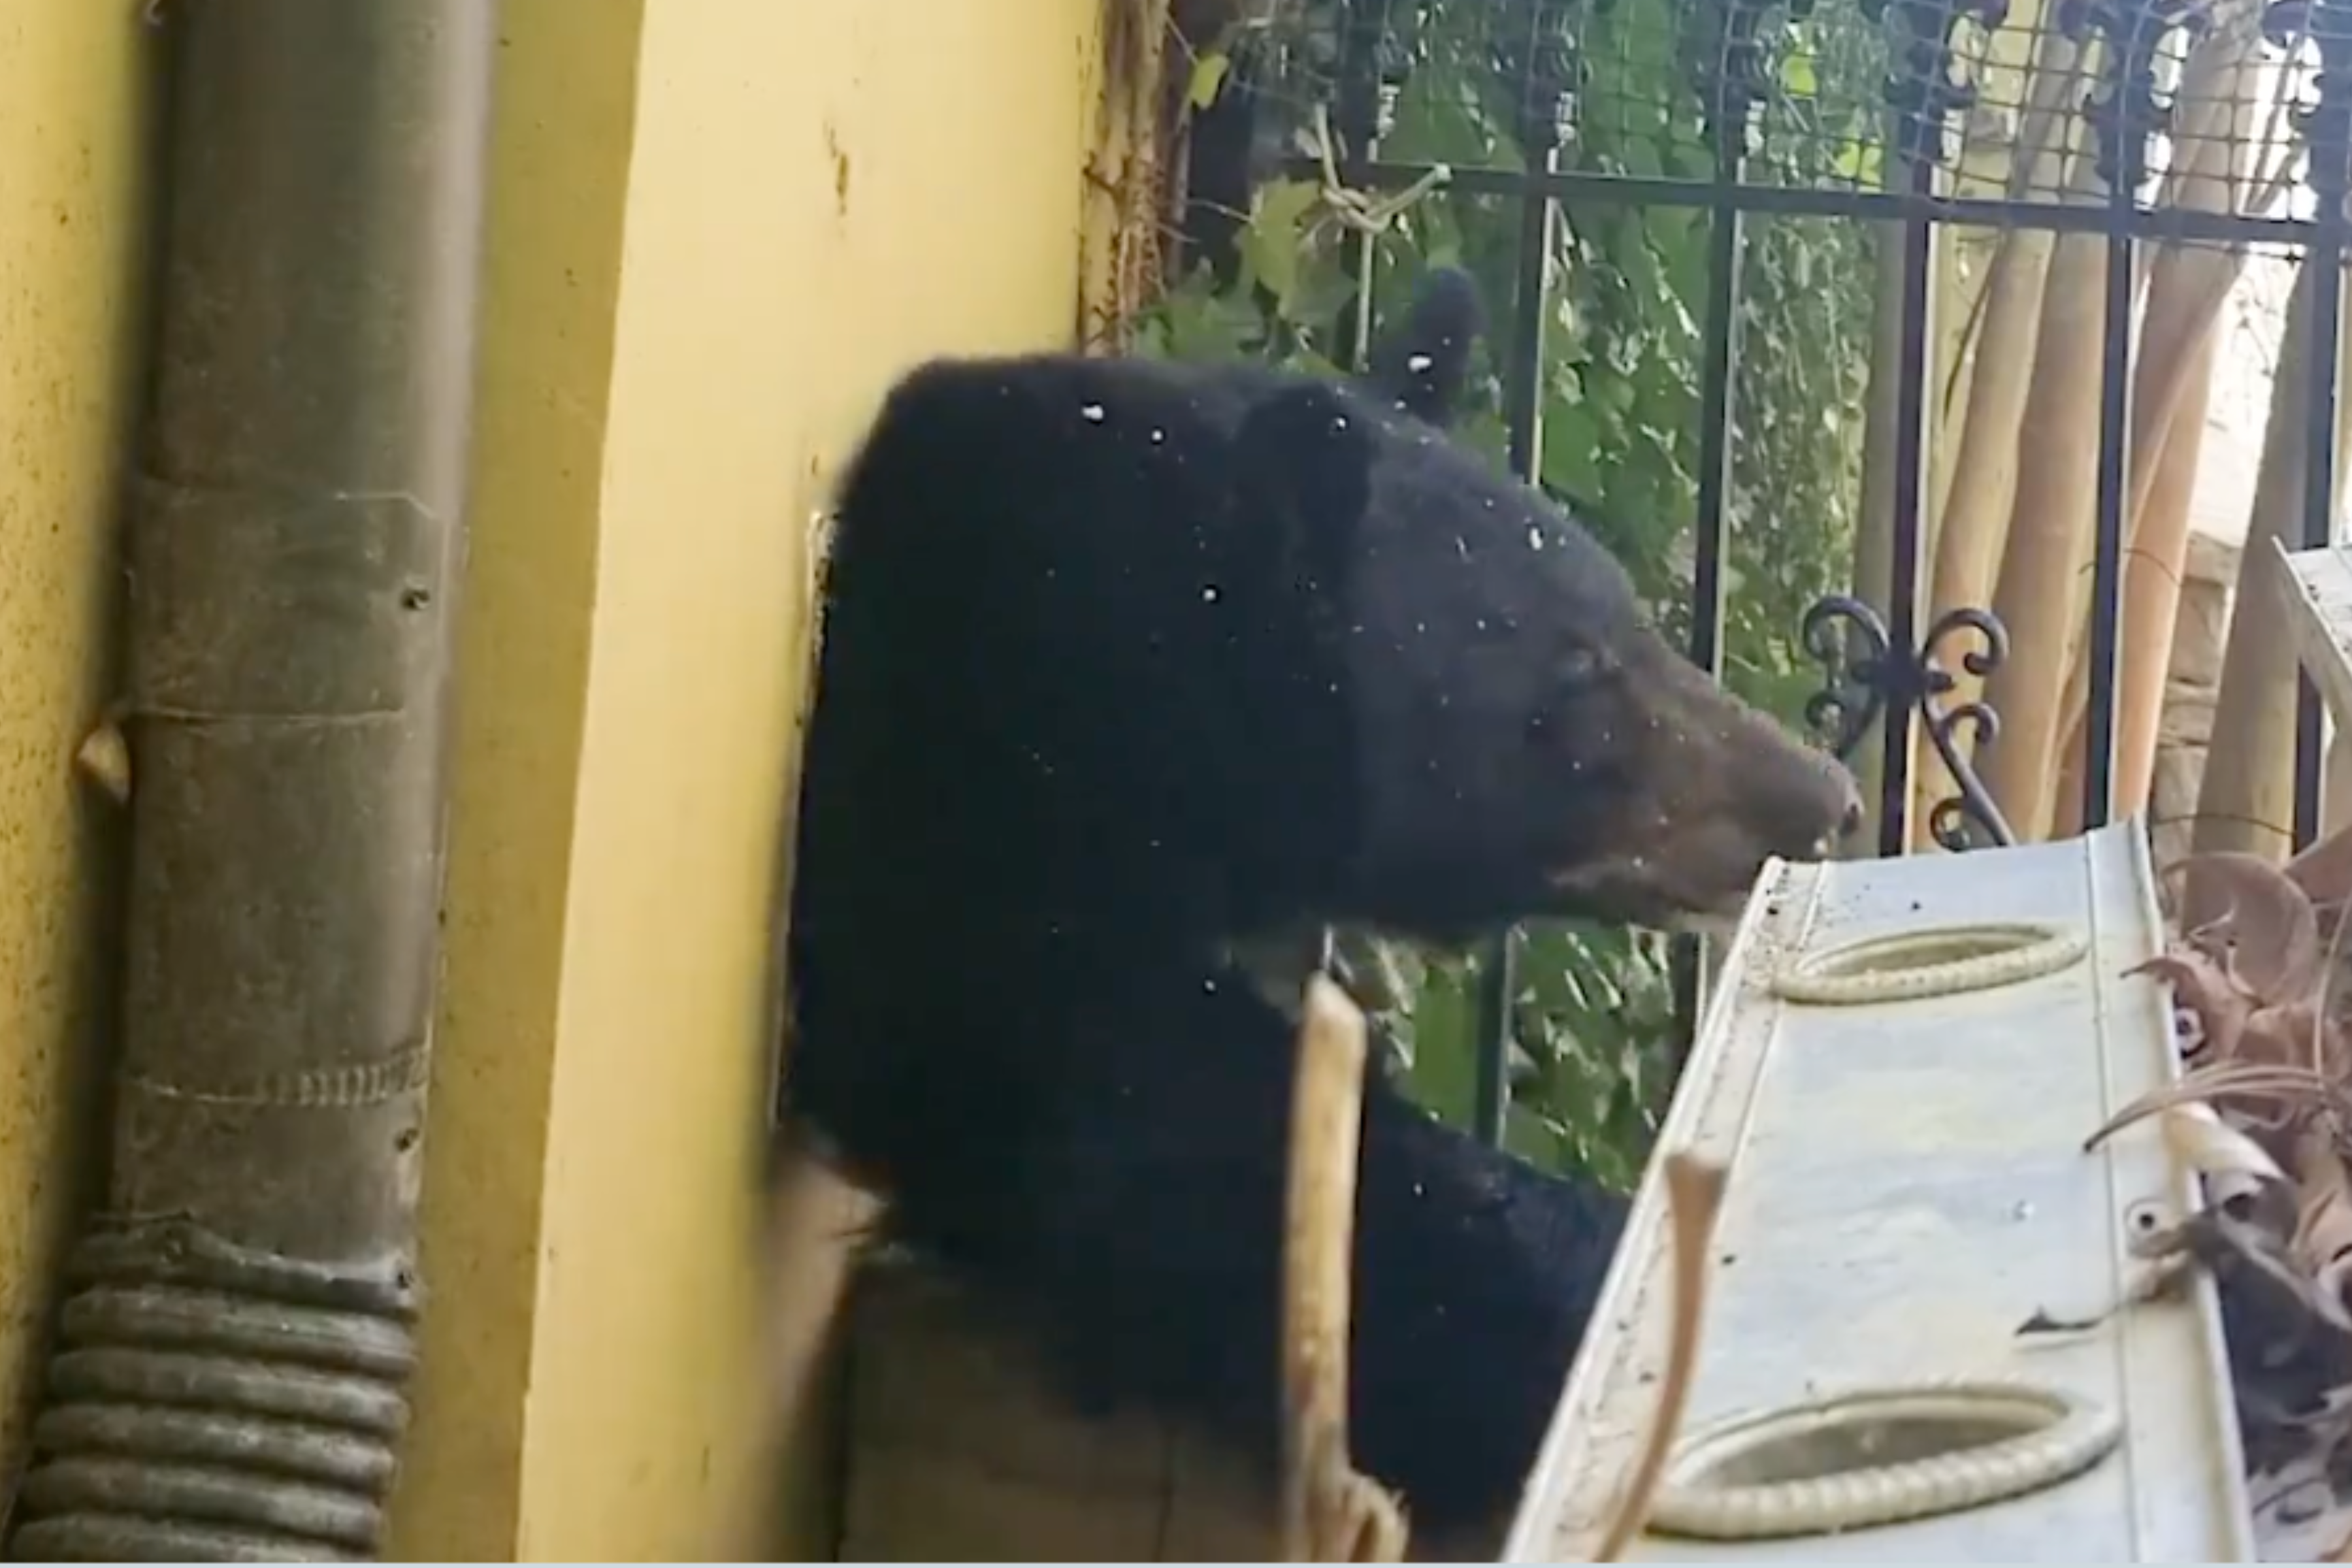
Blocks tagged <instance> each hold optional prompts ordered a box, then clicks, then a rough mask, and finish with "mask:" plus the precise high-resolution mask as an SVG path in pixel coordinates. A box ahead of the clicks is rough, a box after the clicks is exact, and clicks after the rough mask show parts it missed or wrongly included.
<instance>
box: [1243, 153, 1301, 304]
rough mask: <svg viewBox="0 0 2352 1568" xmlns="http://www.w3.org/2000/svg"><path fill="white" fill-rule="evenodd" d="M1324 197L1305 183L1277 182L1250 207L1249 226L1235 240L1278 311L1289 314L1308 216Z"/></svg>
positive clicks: (1246, 262) (1296, 181)
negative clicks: (1288, 309) (1282, 310)
mask: <svg viewBox="0 0 2352 1568" xmlns="http://www.w3.org/2000/svg"><path fill="white" fill-rule="evenodd" d="M1321 195H1322V193H1321V192H1320V191H1318V189H1317V188H1316V187H1315V186H1314V185H1312V184H1308V183H1307V181H1305V180H1276V181H1275V182H1274V183H1273V184H1269V185H1266V186H1264V187H1263V188H1261V189H1260V190H1259V192H1258V194H1257V199H1256V201H1255V202H1254V203H1253V204H1252V205H1251V209H1250V216H1249V222H1248V223H1246V224H1244V225H1243V226H1242V229H1241V232H1240V233H1239V234H1237V235H1235V236H1234V249H1235V251H1236V252H1238V253H1239V255H1240V257H1241V261H1242V265H1243V267H1244V268H1245V269H1247V271H1248V273H1249V275H1250V277H1251V278H1252V279H1255V281H1257V282H1258V283H1261V284H1263V285H1265V289H1266V291H1267V292H1268V293H1270V294H1272V295H1273V296H1274V298H1275V300H1276V305H1277V307H1280V308H1284V309H1285V310H1287V307H1288V305H1289V303H1290V300H1291V297H1292V296H1293V295H1294V294H1296V293H1297V289H1298V270H1299V250H1300V247H1301V246H1302V245H1303V244H1304V242H1305V240H1306V231H1307V215H1308V214H1309V213H1311V212H1312V211H1313V210H1314V207H1315V204H1316V202H1317V201H1318V200H1319V199H1320V198H1321Z"/></svg>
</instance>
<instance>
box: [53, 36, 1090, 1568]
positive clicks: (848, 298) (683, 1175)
mask: <svg viewBox="0 0 2352 1568" xmlns="http://www.w3.org/2000/svg"><path fill="white" fill-rule="evenodd" d="M12 3H21V0H12ZM1096 8H1097V0H1024V4H1022V5H1009V4H1007V0H921V4H919V5H876V4H867V3H861V0H845V3H841V4H824V5H818V4H799V5H792V4H778V3H777V0H596V4H594V5H583V4H580V3H579V0H506V3H505V5H504V7H503V12H502V16H503V32H504V35H505V36H504V37H503V38H502V40H501V47H500V53H499V95H500V96H499V112H498V121H497V128H496V132H495V135H494V140H495V143H496V145H495V150H494V168H493V180H492V190H493V196H492V200H493V209H492V214H491V221H490V239H489V258H488V300H487V307H486V316H485V331H486V336H485V342H484V350H483V364H482V370H481V379H480V388H481V392H480V396H481V404H480V418H481V427H480V431H479V434H478V453H477V473H476V480H475V494H474V505H473V518H472V522H473V530H474V535H473V540H474V542H473V547H472V565H471V569H470V572H469V574H468V578H467V599H466V603H465V605H464V606H463V615H464V627H465V630H464V633H463V644H462V650H461V657H462V658H463V660H464V664H463V670H462V674H461V681H460V687H461V690H460V702H461V709H460V735H459V742H458V754H457V769H456V773H457V778H456V790H457V795H456V800H455V805H454V812H453V816H452V824H451V836H452V842H451V869H450V889H449V909H448V918H447V928H446V929H447V942H448V955H447V961H446V962H447V980H446V996H445V1002H444V1005H443V1013H442V1032H441V1036H440V1040H439V1045H438V1051H437V1058H436V1077H435V1083H434V1096H435V1103H434V1108H433V1122H432V1130H431V1133H430V1140H429V1151H430V1153H429V1162H428V1170H427V1176H426V1181H427V1188H426V1194H425V1218H426V1235H425V1274H426V1279H427V1280H428V1282H429V1285H430V1287H431V1289H433V1291H434V1308H433V1310H432V1311H431V1312H430V1313H429V1314H428V1316H427V1319H426V1322H425V1369H424V1373H423V1375H422V1378H421V1380H420V1383H419V1387H418V1412H417V1426H416V1428H415V1434H414V1436H413V1438H412V1440H411V1443H410V1446H409V1452H408V1460H407V1467H406V1470H405V1473H404V1479H403V1484H402V1490H401V1495H400V1499H399V1509H398V1512H397V1520H396V1540H395V1548H396V1550H397V1551H398V1552H401V1554H403V1555H404V1556H410V1557H419V1556H429V1557H436V1558H458V1559H484V1558H501V1557H515V1556H520V1557H522V1558H526V1559H530V1560H560V1559H566V1558H570V1559H585V1560H596V1559H604V1560H615V1559H618V1560H639V1559H668V1558H672V1557H678V1556H688V1555H692V1554H695V1553H697V1552H700V1551H702V1550H704V1548H705V1547H706V1545H707V1543H708V1542H709V1538H710V1537H709V1530H710V1522H711V1521H710V1520H709V1506H710V1504H711V1503H712V1501H713V1500H715V1499H716V1498H717V1497H719V1495H721V1493H722V1491H723V1489H724V1488H726V1487H727V1486H728V1485H729V1484H730V1482H731V1481H732V1480H734V1479H737V1478H736V1476H735V1468H736V1467H738V1466H739V1465H740V1461H741V1460H742V1458H743V1457H744V1456H743V1452H742V1450H743V1446H744V1445H743V1442H742V1435H743V1432H744V1426H743V1423H742V1421H741V1415H742V1409H741V1404H742V1400H743V1398H744V1396H745V1395H746V1394H748V1392H749V1391H748V1390H747V1389H746V1387H745V1386H744V1384H745V1379H744V1375H743V1374H744V1371H745V1367H746V1359H745V1353H744V1352H745V1349H746V1342H747V1330H748V1325H749V1323H750V1321H751V1309H752V1301H751V1268H752V1263H753V1258H752V1251H753V1248H752V1246H751V1238H752V1237H753V1236H754V1234H755V1228H756V1223H755V1222H756V1217H757V1215H756V1205H755V1192H756V1188H755V1175H756V1172H757V1154H758V1151H759V1147H760V1142H761V1136H762V1132H763V1121H762V1117H761V1112H762V1111H763V1110H764V1103H765V1100H766V1094H767V1080H768V1077H769V1074H770V1070H771V1068H770V1047H769V1040H768V1035H769V1033H770V1025H771V1017H772V992H773V985H774V979H773V974H772V954H773V952H775V948H776V942H775V935H774V931H773V929H772V927H773V921H772V907H773V904H774V900H775V892H774V888H775V883H776V876H777V853H778V846H779V843H780V839H781V835H782V829H783V826H784V817H783V811H784V809H785V806H786V804H787V802H788V801H789V798H790V788H791V777H792V768H791V763H792V752H793V719H794V716H795V710H796V708H797V705H798V701H799V699H800V695H801V686H802V683H803V670H804V662H803V661H804V651H803V650H804V648H805V639H806V636H807V631H808V621H807V614H806V604H805V595H806V585H807V582H808V574H809V568H810V559H809V541H810V522H811V519H812V517H813V515H814V514H815V513H816V512H817V511H818V510H820V509H821V508H822V507H823V505H824V501H825V499H826V496H827V493H828V489H829V486H830V484H831V482H832V479H833V477H834V475H835V472H836V471H837V468H838V466H839V464H840V462H841V460H842V459H843V458H845V456H846V455H847V449H848V447H849V445H850V443H851V442H852V441H853V440H854V439H855V437H856V435H857V433H858V431H859V430H860V428H861V427H862V426H863V423H864V421H865V420H866V417H867V416H869V415H870V414H871V412H872V410H873V408H874V406H875V405H876V403H877V400H878V398H879V396H880V395H881V393H882V392H883V390H884V389H885V387H886V386H887V383H888V382H889V380H890V379H891V378H892V377H893V376H894V375H895V374H897V373H898V371H900V370H901V369H903V368H904V367H905V366H907V365H908V363H912V362H913V361H915V360H917V359H919V358H921V357H924V356H926V355H929V354H931V353H941V352H948V351H957V350H961V351H980V350H991V349H1004V348H1011V347H1014V346H1024V345H1039V344H1048V343H1056V342H1066V341H1067V339H1068V337H1069V334H1070V332H1071V330H1072V326H1073V323H1074V322H1075V320H1076V288H1077V284H1076V276H1077V274H1076V267H1077V259H1078V234H1077V230H1078V225H1079V218H1080V213H1081V209H1082V205H1083V186H1082V182H1081V179H1080V170H1081V166H1082V163H1083V159H1084V148H1085V144H1086V139H1087V125H1088V121H1089V119H1090V114H1089V110H1090V108H1091V100H1092V96H1093V93H1094V90H1095V87H1094V75H1093V66H1094V60H1095V52H1096V47H1095V42H1094V26H1095V15H1096Z"/></svg>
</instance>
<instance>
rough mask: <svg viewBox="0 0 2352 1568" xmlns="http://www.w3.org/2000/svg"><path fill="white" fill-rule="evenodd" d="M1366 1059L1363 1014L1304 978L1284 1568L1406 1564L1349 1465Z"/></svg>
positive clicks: (1290, 1249)
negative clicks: (1293, 1566) (1290, 1567)
mask: <svg viewBox="0 0 2352 1568" xmlns="http://www.w3.org/2000/svg"><path fill="white" fill-rule="evenodd" d="M1367 1057H1368V1053H1367V1051H1366V1049H1365V1026H1364V1016H1363V1014H1362V1013H1361V1012H1360V1011H1359V1010H1358V1009H1357V1006H1356V1005H1355V1004H1354V1003H1353V1002H1351V1001H1349V999H1348V995H1347V993H1345V992H1343V991H1341V990H1340V989H1339V986H1338V985H1336V984H1333V983H1332V981H1331V980H1330V978H1329V977H1328V975H1324V974H1322V973H1316V974H1313V975H1310V976H1309V977H1308V979H1307V996H1306V1005H1305V1007H1304V1010H1303V1016H1302V1019H1301V1022H1300V1026H1299V1031H1298V1065H1297V1093H1296V1098H1295V1099H1294V1100H1293V1101H1292V1104H1291V1111H1290V1180H1289V1192H1288V1202H1287V1205H1286V1214H1285V1223H1284V1229H1283V1288H1282V1368H1283V1394H1284V1404H1285V1406H1286V1409H1285V1416H1286V1419H1285V1421H1284V1423H1283V1452H1282V1493H1281V1505H1280V1506H1281V1513H1280V1516H1279V1518H1280V1527H1281V1532H1282V1547H1283V1555H1284V1558H1285V1560H1286V1561H1287V1562H1292V1563H1397V1562H1402V1560H1403V1557H1404V1549H1405V1542H1406V1531H1405V1522H1404V1516H1403V1512H1402V1510H1401V1509H1400V1508H1399V1507H1398V1506H1397V1503H1396V1501H1395V1500H1394V1499H1392V1498H1391V1497H1390V1496H1389V1495H1388V1494H1387V1493H1386V1492H1385V1491H1383V1490H1381V1488H1380V1487H1378V1486H1377V1485H1375V1484H1373V1483H1372V1482H1371V1481H1370V1480H1367V1479H1365V1478H1364V1477H1362V1476H1360V1475H1358V1474H1357V1473H1356V1471H1355V1469H1354V1468H1353V1467H1352V1466H1350V1465H1349V1462H1348V1337H1349V1331H1348V1324H1349V1275H1350V1271H1351V1269H1352V1267H1353V1263H1354V1257H1355V1229H1356V1154H1357V1145H1358V1143H1359V1141H1360V1136H1361V1132H1362V1123H1363V1104H1364V1067H1365V1063H1366V1060H1367Z"/></svg>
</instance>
